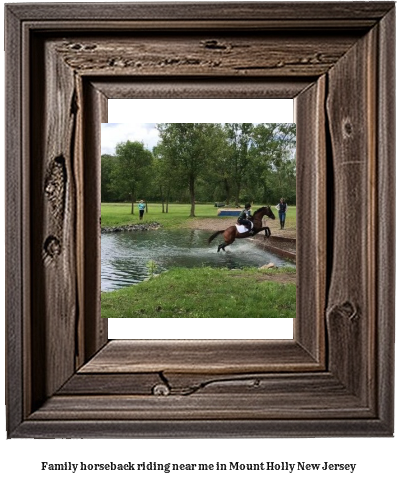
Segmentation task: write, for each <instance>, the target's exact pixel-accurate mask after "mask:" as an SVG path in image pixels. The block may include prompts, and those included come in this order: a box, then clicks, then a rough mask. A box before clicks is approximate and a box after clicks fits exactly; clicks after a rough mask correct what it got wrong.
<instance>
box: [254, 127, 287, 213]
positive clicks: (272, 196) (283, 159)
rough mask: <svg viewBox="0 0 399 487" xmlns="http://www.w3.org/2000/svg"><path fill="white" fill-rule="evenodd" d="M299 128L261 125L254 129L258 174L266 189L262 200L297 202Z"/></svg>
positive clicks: (255, 166)
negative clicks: (284, 199)
mask: <svg viewBox="0 0 399 487" xmlns="http://www.w3.org/2000/svg"><path fill="white" fill-rule="evenodd" d="M295 149H296V125H295V124H286V123H284V124H282V123H264V124H259V125H257V126H256V127H255V129H254V151H255V154H256V156H255V157H254V161H255V164H254V170H255V171H256V173H257V175H258V182H259V184H260V185H261V186H262V192H263V195H262V200H263V201H264V202H265V203H266V202H271V201H279V200H280V198H281V197H284V198H286V199H287V201H288V202H289V203H292V204H295V202H296V162H295Z"/></svg>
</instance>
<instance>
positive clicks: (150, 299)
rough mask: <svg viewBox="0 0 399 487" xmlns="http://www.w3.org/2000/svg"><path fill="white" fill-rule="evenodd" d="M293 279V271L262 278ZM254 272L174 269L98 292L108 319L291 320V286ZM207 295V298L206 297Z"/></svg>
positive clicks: (293, 309) (293, 305)
mask: <svg viewBox="0 0 399 487" xmlns="http://www.w3.org/2000/svg"><path fill="white" fill-rule="evenodd" d="M276 273H279V274H282V275H284V274H285V275H295V271H294V270H289V269H288V270H286V269H285V270H282V269H279V270H277V271H276V270H274V271H271V270H270V271H267V274H276ZM265 274H266V272H265V271H261V270H259V269H252V268H251V269H245V270H241V271H230V270H228V269H212V268H209V267H202V268H197V269H183V268H176V269H172V270H170V271H168V272H165V273H163V274H161V275H159V276H157V277H156V278H155V279H151V280H149V281H146V282H144V283H141V284H140V285H139V286H130V287H127V288H124V289H121V290H118V291H113V292H107V293H102V294H101V316H103V317H107V318H294V317H295V313H296V284H295V283H294V282H290V283H278V282H274V281H271V280H266V279H264V277H265ZM210 296H212V299H209V297H210Z"/></svg>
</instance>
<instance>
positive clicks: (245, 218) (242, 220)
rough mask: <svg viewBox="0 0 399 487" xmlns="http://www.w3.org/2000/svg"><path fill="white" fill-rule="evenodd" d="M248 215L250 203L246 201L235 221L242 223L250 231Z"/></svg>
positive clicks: (249, 214) (249, 213)
mask: <svg viewBox="0 0 399 487" xmlns="http://www.w3.org/2000/svg"><path fill="white" fill-rule="evenodd" d="M250 216H251V203H247V204H246V205H245V208H244V209H243V210H242V212H241V213H240V215H239V217H238V219H237V223H239V224H240V225H244V226H245V227H247V228H248V231H250V230H251V228H252V225H251V222H250V221H249V220H248V218H249V217H250Z"/></svg>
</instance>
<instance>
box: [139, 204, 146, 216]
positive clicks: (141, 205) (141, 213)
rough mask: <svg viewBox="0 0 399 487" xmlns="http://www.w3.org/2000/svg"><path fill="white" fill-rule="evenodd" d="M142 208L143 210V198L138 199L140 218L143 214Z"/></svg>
mask: <svg viewBox="0 0 399 487" xmlns="http://www.w3.org/2000/svg"><path fill="white" fill-rule="evenodd" d="M144 210H145V203H144V201H143V200H140V202H139V213H140V220H142V219H143V216H144Z"/></svg>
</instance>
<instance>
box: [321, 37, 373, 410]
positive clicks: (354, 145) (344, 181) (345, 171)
mask: <svg viewBox="0 0 399 487" xmlns="http://www.w3.org/2000/svg"><path fill="white" fill-rule="evenodd" d="M375 43H376V31H375V30H371V31H370V33H369V34H368V35H367V36H365V37H364V38H362V39H360V40H359V41H358V42H357V44H356V46H354V47H353V48H352V49H351V50H349V51H348V53H347V54H346V56H345V57H343V58H342V59H341V60H340V61H339V62H338V63H337V64H336V65H335V66H334V68H333V69H331V70H330V72H329V74H328V80H329V94H328V101H327V113H328V122H329V131H330V137H331V146H332V165H333V167H332V171H333V186H334V194H333V198H334V215H333V227H332V238H333V257H332V269H331V280H330V288H329V299H328V311H327V316H328V323H327V325H328V333H329V343H330V344H331V345H330V350H331V351H330V354H329V360H330V370H331V371H333V372H334V373H336V374H337V377H340V378H341V380H342V381H343V383H344V384H346V385H347V387H348V389H349V390H351V391H353V393H355V394H356V395H358V396H359V397H361V398H363V400H364V401H365V403H369V402H370V397H371V396H373V386H374V380H375V376H374V371H373V370H372V369H371V364H370V357H371V355H372V354H373V350H374V347H375V344H374V336H375V294H374V283H375V266H376V262H375V257H376V254H375V247H374V240H375V231H376V226H375V225H376V222H375V210H376V192H375V188H376V174H375V163H376V161H375V158H376V154H375V144H376V136H377V132H376V131H377V126H376V116H375V110H376V101H375V94H376V80H375V72H376V65H375V59H376V55H375V53H376V51H375V49H376V44H375ZM365 201H367V204H366V205H365V204H364V202H365ZM369 394H370V396H369Z"/></svg>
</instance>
